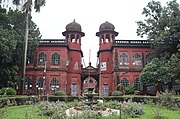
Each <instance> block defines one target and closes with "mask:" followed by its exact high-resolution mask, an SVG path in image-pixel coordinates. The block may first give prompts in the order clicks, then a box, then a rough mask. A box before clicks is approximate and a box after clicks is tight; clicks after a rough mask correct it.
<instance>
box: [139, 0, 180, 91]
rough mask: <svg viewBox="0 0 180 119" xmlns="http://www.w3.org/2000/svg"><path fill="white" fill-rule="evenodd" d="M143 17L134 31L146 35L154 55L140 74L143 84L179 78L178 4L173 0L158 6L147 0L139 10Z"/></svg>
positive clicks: (157, 3) (179, 29)
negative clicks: (141, 9)
mask: <svg viewBox="0 0 180 119" xmlns="http://www.w3.org/2000/svg"><path fill="white" fill-rule="evenodd" d="M142 14H143V15H145V17H146V19H145V20H144V21H138V22H137V25H138V29H137V34H138V35H139V36H141V37H143V36H144V35H147V39H148V40H149V42H150V45H151V48H152V51H153V53H155V56H156V58H154V59H153V60H152V62H151V63H149V64H148V65H146V67H145V68H144V69H143V70H142V72H141V74H140V78H141V81H142V82H144V83H146V84H158V83H160V84H168V85H169V89H170V90H171V89H172V83H173V82H175V81H176V82H179V80H180V69H179V67H180V56H179V54H180V7H179V4H178V3H177V2H176V0H173V1H170V2H167V4H166V6H164V7H162V6H161V3H160V2H155V1H151V2H149V3H148V5H147V6H146V7H145V8H144V9H143V13H142Z"/></svg>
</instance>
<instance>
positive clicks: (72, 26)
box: [66, 19, 81, 32]
mask: <svg viewBox="0 0 180 119" xmlns="http://www.w3.org/2000/svg"><path fill="white" fill-rule="evenodd" d="M66 31H80V32H81V25H80V24H78V23H76V22H75V19H74V21H73V22H71V23H69V24H68V25H67V26H66Z"/></svg>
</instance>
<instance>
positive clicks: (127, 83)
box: [121, 78, 129, 87]
mask: <svg viewBox="0 0 180 119" xmlns="http://www.w3.org/2000/svg"><path fill="white" fill-rule="evenodd" d="M121 84H122V85H123V86H124V87H127V86H128V85H129V80H128V79H127V78H123V79H122V80H121Z"/></svg>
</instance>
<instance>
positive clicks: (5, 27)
mask: <svg viewBox="0 0 180 119" xmlns="http://www.w3.org/2000/svg"><path fill="white" fill-rule="evenodd" d="M24 21H25V14H24V13H22V12H19V11H12V10H9V11H8V12H6V10H5V9H2V8H0V86H2V87H15V86H16V85H17V83H18V82H19V81H20V78H19V77H18V75H17V72H18V66H17V65H19V64H22V57H23V44H24V33H25V22H24ZM40 38H41V35H40V32H39V29H38V28H37V26H36V24H35V23H34V22H33V21H32V18H31V17H30V19H29V42H28V51H27V52H28V54H27V58H28V61H29V62H30V63H32V62H33V57H34V50H35V49H36V48H37V46H38V41H39V40H40ZM0 88H1V87H0Z"/></svg>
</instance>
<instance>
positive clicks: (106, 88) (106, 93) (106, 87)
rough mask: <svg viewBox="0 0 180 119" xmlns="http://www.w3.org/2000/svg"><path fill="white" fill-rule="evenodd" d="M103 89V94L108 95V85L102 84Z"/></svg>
mask: <svg viewBox="0 0 180 119" xmlns="http://www.w3.org/2000/svg"><path fill="white" fill-rule="evenodd" d="M103 90H104V96H108V90H109V87H108V85H107V84H105V85H104V88H103Z"/></svg>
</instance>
